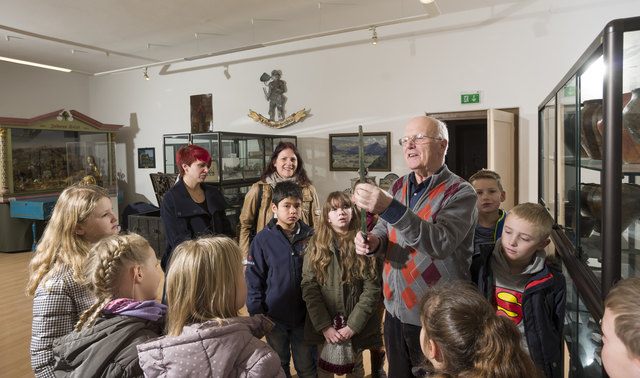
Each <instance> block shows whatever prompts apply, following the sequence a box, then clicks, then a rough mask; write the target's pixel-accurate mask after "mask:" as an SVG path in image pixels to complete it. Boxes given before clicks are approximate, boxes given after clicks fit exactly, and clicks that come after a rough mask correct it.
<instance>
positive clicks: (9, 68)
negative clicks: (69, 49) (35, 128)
mask: <svg viewBox="0 0 640 378" xmlns="http://www.w3.org/2000/svg"><path fill="white" fill-rule="evenodd" d="M1 52H2V50H0V55H1ZM89 80H90V78H89V77H87V76H85V75H81V74H75V73H64V72H58V71H49V70H43V69H38V68H33V67H28V66H22V65H19V64H13V63H6V62H2V61H0V117H19V118H31V117H35V116H38V115H41V114H45V113H49V112H52V111H54V110H58V109H74V110H77V111H79V112H81V113H84V114H87V115H89V96H88V94H89Z"/></svg>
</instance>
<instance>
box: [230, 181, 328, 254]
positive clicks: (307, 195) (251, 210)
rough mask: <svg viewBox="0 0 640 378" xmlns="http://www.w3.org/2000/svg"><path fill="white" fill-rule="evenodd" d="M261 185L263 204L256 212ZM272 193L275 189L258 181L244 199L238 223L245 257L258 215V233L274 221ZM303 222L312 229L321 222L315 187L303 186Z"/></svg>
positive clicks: (240, 241)
mask: <svg viewBox="0 0 640 378" xmlns="http://www.w3.org/2000/svg"><path fill="white" fill-rule="evenodd" d="M260 185H262V202H261V203H260V210H259V211H258V212H256V206H257V203H258V190H260ZM272 192H273V188H272V187H271V185H269V184H267V183H266V182H265V181H258V182H257V183H255V184H253V186H251V189H249V192H248V193H247V194H246V195H245V197H244V204H243V205H242V213H241V214H240V220H239V222H238V226H239V228H240V230H239V232H238V235H239V237H238V244H240V249H241V250H242V251H243V252H244V254H245V256H246V255H247V253H248V252H249V243H250V242H251V241H250V240H249V234H250V232H251V227H252V226H253V223H254V221H255V220H256V213H257V214H258V215H257V216H258V219H257V227H256V233H258V232H260V231H261V230H262V229H263V228H264V226H266V225H267V223H269V221H270V220H271V219H273V211H271V193H272ZM302 221H303V222H304V223H306V224H307V225H309V226H310V227H312V228H313V226H314V225H316V224H318V222H319V221H320V204H319V202H318V194H317V193H316V188H314V187H313V185H305V186H302Z"/></svg>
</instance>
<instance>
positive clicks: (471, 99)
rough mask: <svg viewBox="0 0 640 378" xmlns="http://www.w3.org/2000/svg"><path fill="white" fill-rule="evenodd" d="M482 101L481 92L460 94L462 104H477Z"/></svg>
mask: <svg viewBox="0 0 640 378" xmlns="http://www.w3.org/2000/svg"><path fill="white" fill-rule="evenodd" d="M479 102H480V93H463V94H461V95H460V103H461V104H477V103H479Z"/></svg>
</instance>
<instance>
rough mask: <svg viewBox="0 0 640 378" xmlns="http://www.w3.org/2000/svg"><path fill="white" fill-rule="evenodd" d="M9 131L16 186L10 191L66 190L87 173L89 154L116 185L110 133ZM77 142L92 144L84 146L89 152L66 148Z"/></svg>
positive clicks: (106, 177) (111, 182) (100, 169)
mask: <svg viewBox="0 0 640 378" xmlns="http://www.w3.org/2000/svg"><path fill="white" fill-rule="evenodd" d="M10 132H11V156H12V161H13V166H12V167H11V168H12V177H13V187H12V188H11V187H10V188H9V191H10V192H11V191H13V192H14V193H26V192H41V191H58V190H60V189H64V188H65V187H67V186H68V185H71V184H73V183H75V182H77V181H80V179H82V177H84V176H85V175H86V172H87V169H89V167H88V162H87V155H88V154H91V155H93V160H94V164H93V166H94V167H95V166H96V165H97V167H99V169H98V172H99V173H100V175H101V176H102V177H104V178H105V179H106V184H113V185H115V178H114V177H112V175H111V172H113V169H109V168H110V166H109V156H110V152H109V147H108V135H107V133H89V132H76V131H59V130H42V129H19V128H13V129H11V130H10ZM77 143H81V144H82V145H85V146H91V147H90V148H89V147H85V151H89V152H88V153H85V154H84V155H79V154H75V153H70V152H69V151H68V150H67V145H69V144H77ZM72 152H73V151H72ZM92 169H93V168H92ZM101 182H102V184H103V185H104V184H105V182H104V181H101ZM10 184H11V183H10Z"/></svg>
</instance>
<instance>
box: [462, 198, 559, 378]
mask: <svg viewBox="0 0 640 378" xmlns="http://www.w3.org/2000/svg"><path fill="white" fill-rule="evenodd" d="M553 223H554V221H553V218H552V217H551V215H549V212H548V211H547V209H545V208H544V206H542V205H540V204H537V203H522V204H519V205H517V206H515V207H514V208H513V209H511V210H510V211H509V214H508V215H507V219H506V220H505V222H504V229H503V230H502V237H501V238H500V239H498V241H497V243H496V244H495V247H493V246H491V245H488V244H484V245H481V246H480V254H478V255H475V256H473V261H472V263H471V278H472V279H473V281H474V282H475V283H476V284H477V285H478V289H479V291H480V293H481V294H483V295H484V296H485V297H486V298H487V299H488V300H489V301H490V302H491V303H492V304H493V305H494V307H495V308H496V312H497V313H498V315H503V316H506V317H508V318H509V319H511V320H512V321H513V323H514V324H515V325H516V326H517V327H518V330H519V331H520V333H521V334H522V347H523V348H524V350H526V351H527V352H528V353H529V355H530V356H531V359H532V360H533V362H535V364H536V365H537V366H538V367H539V368H540V370H542V371H543V372H544V373H545V375H546V376H547V377H553V378H556V377H558V378H560V377H562V376H563V368H562V361H563V358H564V354H563V349H562V346H563V339H562V329H563V326H564V311H565V310H564V306H565V298H566V285H565V279H564V276H563V275H562V272H561V271H560V270H559V268H558V267H556V266H554V265H552V264H550V263H549V262H548V261H547V259H546V253H545V250H544V248H545V247H546V246H547V245H549V243H550V242H551V240H550V239H549V235H550V234H551V228H552V226H553Z"/></svg>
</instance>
